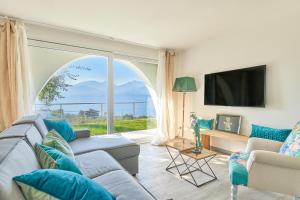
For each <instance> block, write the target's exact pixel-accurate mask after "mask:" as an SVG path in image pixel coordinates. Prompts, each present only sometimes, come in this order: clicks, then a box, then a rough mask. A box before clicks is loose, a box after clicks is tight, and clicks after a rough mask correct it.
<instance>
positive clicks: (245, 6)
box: [0, 0, 300, 49]
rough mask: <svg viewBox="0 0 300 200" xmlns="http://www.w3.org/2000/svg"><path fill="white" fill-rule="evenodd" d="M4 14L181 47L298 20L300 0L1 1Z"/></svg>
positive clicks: (154, 44)
mask: <svg viewBox="0 0 300 200" xmlns="http://www.w3.org/2000/svg"><path fill="white" fill-rule="evenodd" d="M0 14H1V15H8V16H13V17H17V18H22V19H25V20H31V21H36V22H41V23H46V24H49V25H55V26H62V27H68V28H73V29H77V30H81V31H86V32H90V33H95V34H99V35H103V36H110V37H113V38H116V39H121V40H126V41H130V42H134V43H139V44H143V45H148V46H154V47H168V48H181V49H182V48H189V47H191V46H193V45H194V44H195V43H198V42H200V41H203V40H207V39H210V38H213V37H216V36H218V35H221V34H225V33H226V32H233V31H235V32H236V31H239V30H245V29H246V30H252V29H254V28H264V27H266V26H280V25H281V24H284V23H289V22H290V21H293V20H295V19H297V21H298V19H299V18H300V0H76V1H75V0H43V1H41V0H0ZM294 26H299V24H294Z"/></svg>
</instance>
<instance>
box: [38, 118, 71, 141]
mask: <svg viewBox="0 0 300 200" xmlns="http://www.w3.org/2000/svg"><path fill="white" fill-rule="evenodd" d="M44 123H45V125H46V127H47V129H48V131H51V130H52V129H54V130H55V131H56V132H58V133H59V134H60V135H61V136H62V137H63V138H64V139H65V140H66V141H67V142H71V141H73V140H75V139H76V138H77V136H76V133H75V132H74V131H73V129H72V127H71V126H70V124H69V123H68V122H67V121H66V120H47V119H44Z"/></svg>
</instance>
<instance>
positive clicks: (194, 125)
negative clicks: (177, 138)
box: [191, 113, 202, 154]
mask: <svg viewBox="0 0 300 200" xmlns="http://www.w3.org/2000/svg"><path fill="white" fill-rule="evenodd" d="M191 120H192V121H191V126H192V128H193V129H194V135H195V138H196V147H195V148H194V149H193V150H192V152H193V153H196V154H197V153H201V150H202V143H201V135H200V121H199V120H198V117H197V116H196V114H195V113H192V114H191Z"/></svg>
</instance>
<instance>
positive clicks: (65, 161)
mask: <svg viewBox="0 0 300 200" xmlns="http://www.w3.org/2000/svg"><path fill="white" fill-rule="evenodd" d="M35 153H36V155H37V158H38V160H39V162H40V165H41V166H42V168H44V169H61V170H67V171H72V172H75V173H77V174H82V173H81V171H80V170H79V169H78V167H77V166H76V164H75V162H74V161H73V160H71V159H70V158H69V157H68V156H66V155H65V154H63V153H61V152H60V151H58V150H56V149H54V148H51V147H48V146H45V145H40V144H36V145H35Z"/></svg>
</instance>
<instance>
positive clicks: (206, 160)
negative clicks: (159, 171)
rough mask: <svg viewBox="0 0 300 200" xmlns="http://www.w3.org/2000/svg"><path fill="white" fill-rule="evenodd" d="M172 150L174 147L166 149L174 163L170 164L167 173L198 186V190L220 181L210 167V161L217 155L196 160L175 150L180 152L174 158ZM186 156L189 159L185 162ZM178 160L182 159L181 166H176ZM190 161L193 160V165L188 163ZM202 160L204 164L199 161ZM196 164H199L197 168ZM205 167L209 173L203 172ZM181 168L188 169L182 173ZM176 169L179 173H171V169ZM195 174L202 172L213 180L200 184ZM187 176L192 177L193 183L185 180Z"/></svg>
mask: <svg viewBox="0 0 300 200" xmlns="http://www.w3.org/2000/svg"><path fill="white" fill-rule="evenodd" d="M170 148H172V147H170V146H166V149H167V151H168V153H169V155H170V157H171V159H172V161H171V162H170V164H169V165H168V166H167V167H166V171H168V172H170V173H172V174H174V175H179V176H180V178H181V179H184V180H185V181H187V182H189V183H191V184H193V185H194V186H196V187H198V188H199V187H201V186H203V185H205V184H208V183H210V182H212V181H215V180H217V179H218V178H217V176H216V175H215V173H214V171H213V170H212V168H211V167H210V165H209V161H210V160H211V159H213V158H214V157H215V156H216V155H212V156H208V157H206V158H200V159H194V158H192V157H189V156H187V155H184V154H182V153H181V152H180V151H179V150H177V149H175V150H176V151H177V152H178V154H177V155H176V156H174V155H172V153H171V151H170ZM172 149H174V148H172ZM184 156H186V157H188V159H186V160H185V159H184ZM178 158H181V160H182V161H183V162H182V163H180V164H176V162H175V161H176V160H177V159H178ZM190 160H193V162H192V164H189V163H188V162H189V161H190ZM201 160H203V161H204V163H203V164H200V163H199V161H201ZM195 164H197V165H196V166H195ZM205 165H206V166H207V167H208V169H209V173H208V172H205V171H203V169H202V167H203V166H205ZM180 166H185V167H186V169H185V170H184V171H182V172H180V170H179V167H180ZM174 168H176V170H177V173H174V172H172V171H171V169H174ZM193 172H201V173H203V174H205V175H207V176H209V177H211V179H210V180H208V181H206V182H202V183H198V182H197V181H196V179H195V177H194V175H193ZM185 175H190V176H191V178H192V180H193V181H190V180H188V179H187V178H185V177H184V176H185Z"/></svg>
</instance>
